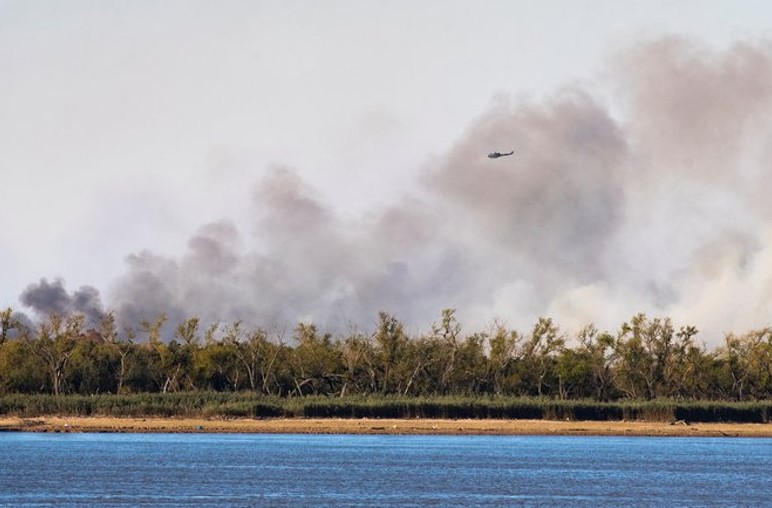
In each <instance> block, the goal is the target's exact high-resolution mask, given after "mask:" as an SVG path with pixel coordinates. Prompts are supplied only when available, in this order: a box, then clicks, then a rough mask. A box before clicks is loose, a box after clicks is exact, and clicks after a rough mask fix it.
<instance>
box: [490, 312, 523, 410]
mask: <svg viewBox="0 0 772 508" xmlns="http://www.w3.org/2000/svg"><path fill="white" fill-rule="evenodd" d="M522 339H523V338H522V336H521V335H520V334H519V333H518V332H517V331H516V330H508V329H507V328H506V327H505V326H504V325H502V324H501V323H498V322H494V323H493V326H492V331H491V333H490V338H489V339H488V345H489V347H490V352H489V353H488V365H489V367H488V368H489V371H490V374H489V376H490V377H491V378H492V385H493V393H495V394H496V395H504V394H512V393H513V392H514V391H515V390H516V387H517V385H518V382H519V380H520V379H519V376H517V374H516V369H515V363H516V362H517V361H518V351H519V345H520V343H521V341H522Z"/></svg>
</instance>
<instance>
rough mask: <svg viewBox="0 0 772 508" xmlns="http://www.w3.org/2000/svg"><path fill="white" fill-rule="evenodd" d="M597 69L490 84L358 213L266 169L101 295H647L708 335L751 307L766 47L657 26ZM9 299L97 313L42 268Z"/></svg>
mask: <svg viewBox="0 0 772 508" xmlns="http://www.w3.org/2000/svg"><path fill="white" fill-rule="evenodd" d="M611 75H612V76H613V78H612V79H613V84H615V85H616V90H617V91H618V93H617V94H616V95H614V96H613V97H612V98H610V99H609V98H604V97H598V96H597V95H594V94H593V93H591V92H590V91H588V90H585V89H583V88H582V87H580V86H576V85H575V86H571V87H567V88H565V89H563V90H560V91H558V92H557V93H555V94H553V96H552V97H550V98H548V99H545V100H542V101H540V102H534V101H528V100H525V99H512V98H506V97H498V98H496V99H495V100H494V101H493V103H492V104H491V107H490V109H489V110H488V111H487V112H485V113H484V114H482V115H481V117H480V118H478V119H477V120H476V121H475V122H474V123H473V124H472V125H471V126H470V127H469V128H468V129H467V131H466V132H465V134H464V135H463V136H462V137H461V139H459V140H458V141H457V143H456V144H455V145H454V146H453V147H452V148H451V149H450V150H449V151H448V152H447V153H445V154H442V155H441V156H439V157H437V158H435V159H433V160H430V161H428V162H427V163H426V164H425V166H424V167H422V168H421V176H420V178H419V179H418V181H419V188H418V189H415V190H414V191H412V192H410V193H409V194H408V193H406V195H405V196H404V197H403V198H402V199H401V200H399V201H398V202H396V203H394V204H392V205H389V206H384V207H382V208H380V209H378V210H374V211H373V212H372V213H370V214H367V215H364V216H362V217H359V218H357V219H350V218H344V217H341V216H339V215H337V214H336V213H335V211H334V209H333V207H332V206H330V205H329V204H327V203H325V202H324V201H323V200H321V199H320V198H319V196H318V195H317V194H316V193H315V191H314V189H312V188H310V187H309V186H308V185H307V184H306V183H305V182H304V181H303V180H302V179H301V178H300V177H299V176H298V175H297V173H296V172H295V171H294V170H293V169H292V168H288V167H275V168H272V169H271V170H270V171H269V172H268V174H267V175H266V176H265V177H264V178H263V179H262V180H261V181H260V182H259V183H258V184H257V186H256V188H255V191H254V197H253V200H254V202H253V211H254V217H253V220H252V221H251V223H252V226H251V229H249V230H242V231H240V230H238V229H237V228H236V226H235V225H234V224H233V223H231V222H228V221H221V222H216V223H212V224H207V225H204V226H203V227H201V228H200V229H199V230H198V231H197V232H196V233H195V234H194V235H193V237H192V238H191V239H190V241H189V243H188V248H187V250H186V251H185V252H184V253H182V254H181V255H180V256H177V257H164V256H160V255H157V254H154V253H152V252H149V251H145V252H141V253H138V254H133V255H131V256H129V258H128V266H127V270H126V273H125V274H123V275H122V276H121V277H120V278H119V279H118V280H117V281H116V283H115V285H114V288H113V289H112V293H111V298H110V302H111V305H112V306H114V307H115V308H116V310H117V312H118V314H119V316H120V317H121V318H122V319H124V320H126V321H127V322H134V323H136V322H137V320H139V319H152V318H153V317H154V316H156V315H157V314H158V313H159V312H165V313H166V314H167V315H168V316H169V317H170V320H171V321H172V322H173V321H175V320H179V319H182V318H183V317H188V316H192V315H197V316H200V317H201V318H202V319H203V320H204V321H231V320H236V319H239V320H244V321H246V322H249V323H254V324H258V325H261V326H264V327H269V328H270V327H279V328H285V329H286V328H288V327H292V326H293V325H294V324H296V323H297V322H298V321H300V320H305V321H313V322H315V323H316V324H318V325H320V326H321V327H324V328H328V329H333V330H341V329H345V328H346V327H347V326H349V325H351V324H352V323H353V324H356V325H359V326H364V327H368V328H369V327H371V325H372V323H373V321H374V319H375V316H377V313H378V311H382V310H383V311H387V312H390V313H393V314H395V315H396V316H397V317H398V318H400V319H401V320H403V321H404V322H406V323H407V324H408V325H409V326H411V327H414V328H415V327H426V326H427V325H428V324H429V323H431V322H432V321H435V320H436V319H437V317H438V316H439V313H440V310H441V309H442V308H445V307H453V308H456V309H458V315H459V317H460V318H461V320H462V321H463V322H464V323H465V324H467V325H468V326H469V327H470V328H473V327H481V326H483V325H484V324H485V323H487V322H490V321H491V320H493V319H494V318H498V319H503V320H505V321H507V322H508V323H509V324H510V325H512V326H515V327H518V328H520V329H523V328H527V327H529V326H530V324H531V323H533V322H534V320H535V319H536V318H537V317H538V316H540V315H549V316H552V317H554V318H555V319H556V320H557V322H558V323H560V324H562V325H563V327H564V328H567V329H571V328H572V327H578V326H582V325H585V324H589V323H593V322H594V323H597V324H598V325H599V326H601V327H604V328H611V329H613V328H614V327H615V326H617V325H618V324H620V323H621V322H623V321H624V320H626V319H628V318H629V317H630V316H632V315H633V314H634V313H637V312H648V313H650V314H656V315H665V316H670V317H673V318H674V320H676V322H680V323H682V324H695V325H697V326H698V327H699V328H700V329H701V330H702V331H703V335H702V338H703V340H705V341H706V342H708V343H713V344H716V343H718V342H719V341H720V340H721V337H722V333H723V332H726V331H744V330H747V329H750V328H753V327H759V326H766V325H768V324H769V320H770V310H772V309H771V308H770V303H769V302H771V301H772V298H771V297H772V226H770V219H772V200H770V199H768V198H767V195H766V194H767V189H769V188H771V186H770V184H772V171H770V170H769V162H768V161H769V159H770V157H769V156H770V155H772V154H771V153H770V151H771V149H770V148H769V147H770V146H772V143H770V142H769V141H770V136H771V135H772V130H771V129H770V119H772V114H770V113H772V51H771V50H770V48H769V47H768V46H767V45H764V44H738V45H735V46H733V47H731V48H729V49H728V50H725V51H715V50H710V49H707V48H705V47H702V46H700V45H699V44H697V43H695V42H693V41H689V40H685V39H679V38H666V39H662V40H657V41H654V42H650V43H646V44H642V45H640V46H639V47H636V48H633V49H632V50H629V51H627V52H625V53H623V54H622V55H620V56H619V58H617V59H616V60H615V61H614V62H613V72H612V73H611ZM610 103H612V104H614V108H613V109H612V108H611V106H609V104H610ZM512 148H514V149H516V150H517V155H516V156H512V157H505V158H500V159H489V158H487V157H486V154H487V153H488V152H490V151H493V150H501V151H508V150H509V149H512ZM22 301H23V302H24V303H25V304H26V305H29V306H32V307H33V308H34V309H35V310H37V311H40V312H48V311H56V312H62V311H65V310H83V311H86V310H88V312H91V313H98V312H101V305H99V297H98V294H96V293H95V292H94V290H93V288H81V289H80V290H78V291H77V292H75V293H73V294H72V295H69V294H67V293H66V291H65V290H64V288H63V287H62V285H61V283H60V282H59V281H55V282H54V283H48V282H46V281H45V280H42V281H41V282H40V283H39V284H38V285H37V286H30V288H28V289H27V290H26V291H25V293H24V294H23V295H22Z"/></svg>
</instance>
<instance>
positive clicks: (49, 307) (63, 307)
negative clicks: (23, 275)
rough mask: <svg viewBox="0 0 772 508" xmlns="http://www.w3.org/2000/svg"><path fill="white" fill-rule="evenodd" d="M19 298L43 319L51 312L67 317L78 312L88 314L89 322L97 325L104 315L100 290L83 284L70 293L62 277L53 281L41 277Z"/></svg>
mask: <svg viewBox="0 0 772 508" xmlns="http://www.w3.org/2000/svg"><path fill="white" fill-rule="evenodd" d="M19 300H20V301H21V303H22V304H23V305H25V306H26V307H29V308H31V309H32V310H33V311H34V312H35V314H36V315H37V317H38V318H43V319H45V318H47V317H48V316H50V315H51V314H58V315H60V316H64V317H67V316H70V315H72V314H76V313H77V314H83V315H84V316H86V320H87V323H88V324H91V325H95V324H96V323H99V321H100V320H101V319H102V317H103V316H104V308H103V306H102V300H101V297H100V295H99V290H97V289H96V288H94V287H91V286H82V287H80V288H79V289H77V290H75V291H73V292H72V293H68V292H67V290H66V289H65V287H64V281H63V280H61V279H56V280H54V281H53V282H48V280H47V279H40V282H38V283H37V284H30V285H29V286H27V288H26V289H25V290H24V291H23V292H22V293H21V296H19ZM27 324H29V323H27Z"/></svg>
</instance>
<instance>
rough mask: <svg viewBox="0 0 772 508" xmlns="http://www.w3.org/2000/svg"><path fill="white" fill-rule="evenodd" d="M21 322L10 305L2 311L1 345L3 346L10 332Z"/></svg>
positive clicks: (0, 316)
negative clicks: (14, 315)
mask: <svg viewBox="0 0 772 508" xmlns="http://www.w3.org/2000/svg"><path fill="white" fill-rule="evenodd" d="M18 326H19V323H18V321H17V320H16V319H15V318H14V317H13V310H11V308H10V307H8V308H6V309H5V310H4V311H2V312H0V347H3V344H5V341H6V340H8V333H9V332H10V331H11V330H13V329H14V328H18Z"/></svg>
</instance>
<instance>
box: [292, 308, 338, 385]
mask: <svg viewBox="0 0 772 508" xmlns="http://www.w3.org/2000/svg"><path fill="white" fill-rule="evenodd" d="M295 339H296V340H297V342H298V346H297V347H296V348H295V349H294V350H293V354H292V377H293V383H294V385H295V389H294V393H295V394H296V395H307V394H309V393H310V394H313V395H320V394H325V393H327V394H333V393H336V394H339V393H340V390H341V388H342V386H343V385H342V383H341V380H342V379H343V377H344V376H343V374H342V372H343V361H342V359H341V357H340V350H339V349H337V348H335V347H334V346H333V343H332V336H331V335H330V334H329V333H325V334H319V333H318V332H317V330H316V326H315V325H312V324H311V325H309V324H304V323H300V324H298V326H297V328H296V329H295Z"/></svg>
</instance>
